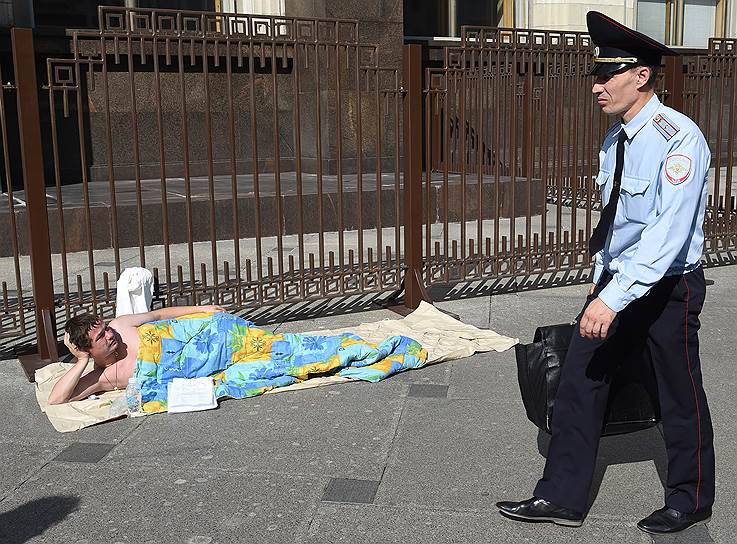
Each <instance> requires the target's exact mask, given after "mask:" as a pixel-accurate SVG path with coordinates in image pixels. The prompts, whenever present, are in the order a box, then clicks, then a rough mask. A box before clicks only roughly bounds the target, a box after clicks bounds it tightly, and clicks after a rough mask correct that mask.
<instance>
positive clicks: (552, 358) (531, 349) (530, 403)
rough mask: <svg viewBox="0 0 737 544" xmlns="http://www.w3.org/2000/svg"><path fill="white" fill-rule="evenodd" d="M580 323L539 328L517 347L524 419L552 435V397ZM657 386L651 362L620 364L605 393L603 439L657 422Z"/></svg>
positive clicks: (641, 360) (553, 399)
mask: <svg viewBox="0 0 737 544" xmlns="http://www.w3.org/2000/svg"><path fill="white" fill-rule="evenodd" d="M577 326H578V325H572V324H564V325H550V326H546V327H539V328H538V329H537V330H536V331H535V337H534V339H533V342H532V343H531V344H517V345H516V346H515V355H516V357H517V375H518V379H519V388H520V392H521V393H522V402H523V403H524V405H525V411H526V412H527V417H528V419H529V420H530V421H532V422H533V423H534V424H535V425H536V426H537V427H538V428H539V429H541V430H543V431H545V432H546V433H548V434H550V422H551V420H552V417H553V408H554V405H555V394H556V392H557V391H558V383H559V381H560V371H561V368H562V366H563V364H564V362H565V359H566V353H567V351H568V344H569V343H570V341H571V335H572V334H573V333H574V331H575V328H576V327H577ZM659 406H660V405H659V403H658V397H657V383H656V381H655V374H654V372H653V369H652V365H651V364H650V362H649V361H647V360H643V359H641V358H638V359H637V360H633V361H628V362H625V363H623V364H621V365H620V366H619V368H618V369H617V371H616V373H615V375H614V377H613V379H612V385H611V389H610V393H609V404H608V406H607V411H606V415H605V417H604V429H603V431H602V435H612V434H621V433H629V432H633V431H639V430H642V429H646V428H648V427H652V426H653V425H655V424H656V423H658V421H660V410H659Z"/></svg>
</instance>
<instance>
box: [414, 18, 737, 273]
mask: <svg viewBox="0 0 737 544" xmlns="http://www.w3.org/2000/svg"><path fill="white" fill-rule="evenodd" d="M592 52H593V46H592V44H591V42H590V39H589V37H588V35H586V34H584V33H580V32H554V31H538V30H520V29H499V28H475V27H464V29H463V32H462V38H461V44H460V45H459V46H454V47H446V48H445V52H444V53H445V54H444V66H443V67H442V68H428V69H426V71H425V88H424V91H423V98H424V101H425V120H424V122H425V125H426V127H427V130H426V133H425V143H424V148H425V156H426V159H427V164H428V165H429V168H427V169H426V172H425V176H424V187H425V196H426V202H425V208H426V210H427V213H428V214H429V215H430V216H432V217H436V218H438V219H439V221H438V223H433V222H432V221H427V222H426V223H425V225H424V227H425V233H424V255H423V262H424V267H423V274H424V280H425V283H426V284H427V285H430V284H432V283H448V282H454V281H473V280H479V279H489V278H499V277H504V276H531V275H536V274H542V273H546V272H551V271H565V270H570V271H573V270H578V269H586V268H588V267H590V259H589V257H588V247H587V246H588V240H589V237H590V234H591V231H592V228H593V227H594V226H595V225H596V223H597V221H598V216H599V210H600V208H601V204H600V199H599V194H598V191H597V190H595V188H594V186H593V179H594V177H595V175H596V173H597V171H598V161H599V154H598V149H599V145H600V143H601V141H602V139H603V134H604V133H605V132H606V130H607V128H608V126H609V125H610V124H611V122H612V121H611V119H608V118H607V116H605V115H604V114H602V113H601V112H600V110H599V108H598V106H597V105H596V104H595V101H594V100H593V98H592V94H591V80H590V78H589V77H588V73H589V70H590V68H591V62H592ZM736 60H737V52H736V51H735V40H716V39H713V40H711V42H710V49H709V51H708V52H707V54H705V55H700V56H689V57H686V58H685V59H684V61H681V59H678V62H673V61H669V63H668V64H667V65H666V67H665V70H664V72H663V73H662V75H661V77H660V78H659V80H658V85H657V89H656V90H657V92H658V94H659V95H660V96H661V99H663V100H665V101H666V104H669V105H671V106H673V107H676V108H677V109H680V110H682V111H684V112H685V113H686V114H688V115H690V116H692V117H693V119H694V120H695V121H696V122H697V123H698V124H699V126H700V127H701V129H702V130H703V132H704V134H705V135H707V139H708V141H709V145H710V148H711V150H712V155H713V160H712V168H711V170H710V175H709V179H710V184H711V187H710V195H709V201H708V209H707V217H706V221H705V230H706V237H707V245H706V252H707V255H706V256H707V260H709V262H719V261H720V260H721V261H723V257H724V256H723V255H720V254H721V253H722V252H724V251H729V250H733V249H734V248H735V233H736V232H737V223H735V203H734V196H733V194H734V191H733V189H732V184H733V172H734V167H735V159H736V157H735V153H734V140H735V123H734V118H735V108H736V107H737V104H735V100H736V99H737V98H736V97H737V94H736V91H735V84H736V82H737V77H736V74H735V71H734V69H735V61H736Z"/></svg>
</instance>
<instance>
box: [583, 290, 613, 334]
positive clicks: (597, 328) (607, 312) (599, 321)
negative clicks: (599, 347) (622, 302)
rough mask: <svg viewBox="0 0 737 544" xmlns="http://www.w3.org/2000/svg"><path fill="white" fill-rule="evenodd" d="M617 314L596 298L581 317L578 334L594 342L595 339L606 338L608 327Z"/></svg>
mask: <svg viewBox="0 0 737 544" xmlns="http://www.w3.org/2000/svg"><path fill="white" fill-rule="evenodd" d="M616 315H617V312H615V311H614V310H612V309H611V308H610V307H609V306H607V305H606V304H604V302H603V301H602V300H601V299H600V298H599V297H596V298H595V299H594V300H593V301H592V302H591V304H589V305H588V307H587V308H586V311H585V312H584V314H583V317H581V322H580V323H579V332H580V333H581V336H583V337H584V338H588V339H590V340H594V339H597V338H606V335H607V333H608V332H609V326H610V325H611V324H612V321H614V318H615V317H616Z"/></svg>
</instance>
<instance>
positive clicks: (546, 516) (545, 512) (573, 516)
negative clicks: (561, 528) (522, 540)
mask: <svg viewBox="0 0 737 544" xmlns="http://www.w3.org/2000/svg"><path fill="white" fill-rule="evenodd" d="M496 507H497V508H499V513H500V514H501V515H503V516H506V517H508V518H512V519H516V520H523V521H550V522H552V523H555V524H557V525H565V526H566V527H580V526H581V524H582V523H583V514H581V513H579V512H575V511H573V510H569V509H568V508H563V507H562V506H556V505H555V504H553V503H552V502H549V501H546V500H545V499H540V498H538V497H532V498H531V499H527V500H526V501H520V502H510V501H505V502H498V503H496Z"/></svg>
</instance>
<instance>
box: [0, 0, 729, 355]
mask: <svg viewBox="0 0 737 544" xmlns="http://www.w3.org/2000/svg"><path fill="white" fill-rule="evenodd" d="M13 40H14V63H15V64H16V69H17V67H18V66H19V65H21V64H23V66H30V67H31V70H30V71H29V70H25V71H24V70H22V69H21V70H17V71H16V74H17V78H16V79H17V80H16V81H15V83H14V84H9V85H6V86H4V87H3V89H2V93H0V107H1V109H2V116H1V117H0V121H1V124H2V144H3V151H4V154H3V161H4V163H3V164H4V174H5V180H4V184H5V189H4V192H5V195H4V198H3V202H2V204H0V207H2V209H0V221H2V222H3V229H4V230H3V232H5V233H8V235H7V236H6V237H5V238H4V239H2V240H0V270H2V271H3V278H2V280H3V282H2V307H0V334H2V335H3V336H16V337H17V336H23V335H25V334H26V332H27V331H32V330H34V328H33V326H32V325H31V324H32V322H33V320H34V319H35V321H36V329H35V330H37V331H38V336H39V337H40V338H43V335H44V334H46V333H47V332H48V333H49V334H50V335H51V336H52V337H53V335H54V334H55V330H51V331H47V330H46V329H50V328H53V326H50V325H49V321H50V318H49V314H56V316H57V319H59V320H61V321H63V320H65V319H67V318H69V317H70V316H72V315H74V314H77V313H80V312H84V311H93V312H97V313H99V314H102V315H104V316H107V317H109V316H111V315H112V314H113V313H114V309H115V285H114V281H115V279H116V278H118V277H119V275H120V273H121V271H122V270H123V269H124V268H126V267H130V266H143V267H147V268H149V269H151V270H153V272H154V275H155V278H156V304H162V305H176V304H200V303H210V302H213V303H214V302H216V303H219V304H224V305H226V306H229V307H231V308H233V309H241V308H249V307H260V306H262V305H268V304H276V303H282V302H298V301H306V300H312V299H323V298H328V297H334V296H344V295H361V294H365V293H376V292H389V291H397V290H399V289H400V288H404V290H405V305H406V306H407V307H415V306H416V305H417V303H418V302H419V300H420V299H422V298H425V299H427V298H428V296H427V292H426V291H425V287H427V286H430V285H433V284H438V283H453V282H461V281H474V280H488V279H496V278H505V277H520V276H532V275H540V274H543V275H544V274H548V273H551V272H559V271H575V270H585V269H588V268H589V267H590V260H589V257H588V254H587V242H588V239H589V236H590V233H591V231H592V228H593V226H594V225H595V224H596V221H597V220H598V214H599V209H600V203H599V196H598V194H597V191H595V190H594V188H593V178H594V176H595V175H596V172H597V169H598V147H599V144H600V142H601V140H602V136H603V134H604V132H605V131H606V129H607V126H608V124H609V123H610V121H609V120H608V119H607V118H606V116H604V115H603V114H602V113H601V112H600V111H599V108H598V107H597V106H596V105H595V103H594V101H593V100H592V97H591V93H590V80H589V79H587V77H586V74H587V73H588V71H589V67H590V63H591V53H592V46H591V43H590V40H589V38H588V36H587V35H585V34H582V33H575V32H551V31H537V30H534V31H533V30H519V29H516V30H512V29H489V28H468V27H467V28H464V29H463V36H462V41H461V44H460V46H453V47H447V48H446V49H445V51H444V64H443V66H442V67H440V68H427V67H423V65H422V54H421V51H420V46H419V45H405V46H404V65H403V67H402V70H401V71H400V70H399V69H398V68H397V67H382V66H381V64H380V59H381V58H382V56H381V54H380V51H379V50H378V48H377V46H374V45H370V44H363V43H361V40H360V34H359V26H358V23H357V22H355V21H341V20H320V19H307V18H287V17H268V16H255V15H240V14H239V15H234V14H222V13H203V12H186V11H171V10H155V9H130V8H109V7H103V8H100V10H99V29H98V30H97V31H85V32H75V33H74V34H73V37H72V42H71V43H72V56H71V58H68V59H49V60H48V61H47V66H46V72H47V78H48V79H47V81H46V82H44V83H45V86H44V87H43V89H44V90H43V91H42V95H41V97H42V100H41V104H40V105H39V103H37V102H36V101H35V100H36V98H37V94H36V92H35V90H36V89H37V88H38V84H37V82H36V81H35V73H33V69H32V68H33V66H34V63H33V62H32V61H31V60H30V59H32V58H33V47H32V37H31V34H30V30H27V29H13ZM736 59H737V52H736V51H735V43H734V40H712V41H711V45H710V49H709V51H708V52H707V53H706V54H705V55H701V56H694V57H689V58H687V59H686V60H685V63H684V64H682V63H680V62H670V61H669V64H668V66H667V67H666V70H665V72H664V74H663V77H662V78H661V80H660V82H659V87H658V92H659V94H660V95H661V96H662V97H663V99H664V100H666V101H667V103H668V104H670V105H673V106H674V107H676V108H678V109H682V110H683V111H685V112H686V113H687V114H689V115H690V116H692V117H693V118H694V120H695V121H696V122H697V123H699V125H700V126H701V128H702V130H704V133H705V134H706V135H707V139H708V141H709V145H710V147H711V149H712V152H713V160H712V169H711V172H710V183H711V189H710V199H709V203H708V210H707V217H706V233H707V260H708V261H709V262H717V263H718V262H726V261H728V260H729V259H731V256H730V255H731V252H732V251H733V250H734V249H735V245H736V244H737V240H736V235H737V223H736V220H735V202H734V196H735V191H734V190H733V187H732V185H733V182H734V180H733V171H734V165H735V150H734V140H735V108H737V103H736V102H737V90H736V85H737V76H736V75H735V63H736ZM400 74H401V76H402V77H401V81H400ZM11 97H12V98H11ZM13 102H15V103H16V104H17V110H18V114H17V117H18V123H17V125H18V127H19V128H18V134H17V135H16V134H15V132H14V131H13V130H10V131H9V129H8V127H9V126H11V125H12V126H15V120H14V119H13V123H8V122H6V121H9V120H10V119H9V118H8V119H6V116H7V112H8V111H10V110H11V109H12V108H10V109H8V108H6V106H8V104H9V103H13ZM34 112H35V117H34ZM39 112H40V113H39ZM39 115H41V119H40V120H39ZM45 116H47V117H45ZM41 126H45V127H48V130H43V131H41V130H40V128H39V127H41ZM16 140H17V141H18V142H20V155H21V161H20V163H21V166H22V170H23V172H24V175H23V176H22V177H23V185H22V186H20V187H16V188H15V189H14V187H13V181H12V177H13V174H14V172H15V173H17V171H18V168H20V166H19V165H18V164H14V162H17V161H13V160H12V159H11V157H12V154H11V152H10V151H9V150H12V149H13V145H14V142H15V141H16ZM44 146H45V151H46V155H47V156H46V157H45V158H46V161H47V164H49V165H50V168H48V169H47V175H48V178H49V179H47V182H49V187H48V188H45V187H44V175H43V174H44V173H43V169H42V165H43V160H42V159H41V151H42V149H43V148H44ZM582 278H583V276H582ZM44 311H46V316H45V317H46V321H45V322H46V325H44ZM59 324H60V323H58V324H57V325H59ZM39 349H40V352H41V354H42V356H46V355H48V351H49V346H44V343H43V342H40V343H39Z"/></svg>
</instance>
